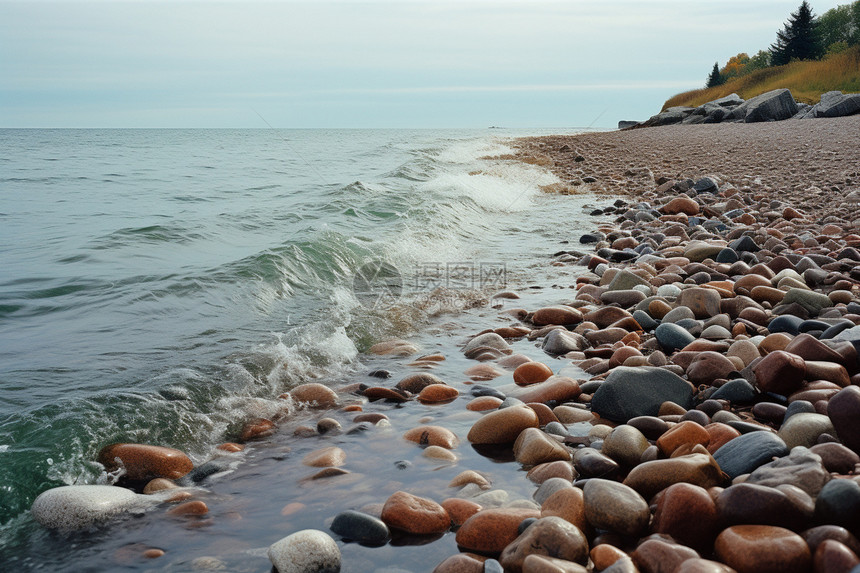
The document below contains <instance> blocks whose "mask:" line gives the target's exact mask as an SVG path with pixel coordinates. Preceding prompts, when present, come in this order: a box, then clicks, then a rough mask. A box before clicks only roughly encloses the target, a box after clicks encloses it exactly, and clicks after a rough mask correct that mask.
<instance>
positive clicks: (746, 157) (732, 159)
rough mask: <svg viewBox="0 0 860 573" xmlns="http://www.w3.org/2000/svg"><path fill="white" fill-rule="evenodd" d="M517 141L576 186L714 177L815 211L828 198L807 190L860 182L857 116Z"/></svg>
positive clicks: (612, 190) (642, 186) (625, 189)
mask: <svg viewBox="0 0 860 573" xmlns="http://www.w3.org/2000/svg"><path fill="white" fill-rule="evenodd" d="M519 143H520V150H521V152H522V153H523V154H524V155H525V156H536V157H538V158H540V159H541V161H539V162H540V163H541V164H544V165H546V166H547V167H548V168H550V169H551V170H552V171H553V172H554V173H556V174H557V175H558V176H559V177H560V178H561V179H562V181H564V182H565V183H567V184H571V185H573V186H574V187H577V186H579V185H581V184H582V183H581V182H582V180H583V178H586V177H594V178H595V179H596V181H595V182H593V183H588V184H585V188H586V189H587V190H589V191H592V192H598V193H601V192H602V193H608V194H614V195H629V194H633V195H635V194H638V193H641V192H643V191H650V190H652V189H653V188H654V181H655V180H659V178H661V177H665V178H669V179H684V178H688V177H691V178H698V177H702V176H706V175H710V176H715V177H717V178H719V179H721V180H723V181H728V182H731V183H733V184H734V185H736V186H739V187H740V186H745V185H756V184H757V185H758V186H760V188H761V189H762V190H763V191H765V192H767V191H774V192H778V193H779V194H780V198H782V199H783V200H791V201H792V202H793V203H794V204H795V206H797V207H801V208H814V209H818V208H821V207H823V206H825V205H826V201H818V200H816V197H817V195H816V192H815V190H813V191H812V192H809V188H810V187H813V186H815V187H818V188H819V189H821V190H822V191H824V192H829V191H834V188H836V189H835V190H837V191H840V192H841V191H846V190H849V189H850V188H852V187H853V188H856V187H858V186H860V115H857V116H852V117H844V118H834V119H816V120H806V121H803V120H787V121H781V122H773V123H751V124H742V123H719V124H706V125H674V126H665V127H657V128H644V129H631V130H625V131H614V132H609V133H587V134H582V135H575V136H549V137H537V138H527V139H522V140H520V142H519ZM577 156H579V157H581V158H582V160H580V161H576V160H575V159H576V158H577ZM582 190H583V189H580V191H582ZM786 193H788V195H786ZM821 198H822V199H824V196H821Z"/></svg>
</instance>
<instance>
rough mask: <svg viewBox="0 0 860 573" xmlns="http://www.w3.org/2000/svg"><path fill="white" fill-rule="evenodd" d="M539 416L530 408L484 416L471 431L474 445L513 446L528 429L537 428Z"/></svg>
mask: <svg viewBox="0 0 860 573" xmlns="http://www.w3.org/2000/svg"><path fill="white" fill-rule="evenodd" d="M537 427H538V416H537V414H536V413H535V411H534V410H532V409H531V408H529V407H528V406H512V407H510V408H504V409H502V410H497V411H495V412H489V413H487V414H484V415H483V416H482V417H481V418H480V419H479V420H478V421H476V422H475V423H474V424H473V425H472V428H471V429H470V430H469V434H468V436H467V439H468V440H469V442H471V443H473V444H512V443H513V442H514V441H516V439H517V438H518V437H519V435H520V432H522V431H523V430H525V429H526V428H537Z"/></svg>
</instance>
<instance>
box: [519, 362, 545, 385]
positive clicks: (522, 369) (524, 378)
mask: <svg viewBox="0 0 860 573" xmlns="http://www.w3.org/2000/svg"><path fill="white" fill-rule="evenodd" d="M550 376H552V369H550V367H549V366H547V365H546V364H544V363H542V362H526V363H525V364H522V365H520V366H518V367H517V369H516V370H514V382H515V383H516V384H517V385H518V386H528V385H529V384H537V383H538V382H543V381H544V380H546V379H547V378H549V377H550Z"/></svg>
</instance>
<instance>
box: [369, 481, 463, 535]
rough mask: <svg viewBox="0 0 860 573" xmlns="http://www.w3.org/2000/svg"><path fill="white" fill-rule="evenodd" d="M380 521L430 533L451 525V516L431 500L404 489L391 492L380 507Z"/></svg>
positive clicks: (445, 528)
mask: <svg viewBox="0 0 860 573" xmlns="http://www.w3.org/2000/svg"><path fill="white" fill-rule="evenodd" d="M382 521H384V522H385V524H386V525H387V526H388V527H391V528H394V529H399V530H402V531H406V532H408V533H414V534H416V535H432V534H434V533H443V532H445V531H447V530H448V529H449V528H450V527H451V517H450V516H449V515H448V512H447V511H445V508H443V507H442V506H441V505H439V504H438V503H436V502H435V501H433V500H430V499H426V498H423V497H418V496H417V495H413V494H411V493H406V492H404V491H397V492H394V493H393V494H391V496H389V498H388V499H387V500H386V501H385V505H384V506H383V508H382Z"/></svg>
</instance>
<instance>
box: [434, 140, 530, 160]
mask: <svg viewBox="0 0 860 573" xmlns="http://www.w3.org/2000/svg"><path fill="white" fill-rule="evenodd" d="M513 152H514V151H513V149H511V148H510V147H508V146H507V145H504V144H503V143H501V142H500V141H498V140H495V139H490V138H487V139H468V140H464V141H458V142H456V143H454V144H453V145H451V146H449V147H446V148H445V149H442V150H441V151H439V152H437V153H436V159H437V160H438V161H440V162H443V163H455V164H456V163H460V164H462V163H474V162H475V161H476V160H478V159H480V158H481V157H488V156H490V157H492V156H498V155H509V154H511V153H513Z"/></svg>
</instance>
